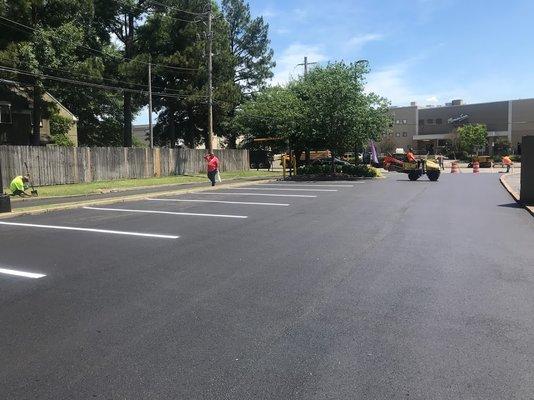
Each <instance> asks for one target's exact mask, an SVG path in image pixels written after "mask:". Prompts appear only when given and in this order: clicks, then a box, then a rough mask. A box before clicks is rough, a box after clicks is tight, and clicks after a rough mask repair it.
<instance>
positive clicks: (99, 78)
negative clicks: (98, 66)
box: [0, 56, 181, 94]
mask: <svg viewBox="0 0 534 400" xmlns="http://www.w3.org/2000/svg"><path fill="white" fill-rule="evenodd" d="M0 60H4V61H7V62H10V61H12V60H10V59H8V58H6V57H2V56H0ZM40 67H42V68H44V69H48V70H52V71H60V72H67V73H69V74H72V75H78V76H82V77H85V78H91V79H95V80H97V81H98V80H102V81H109V83H112V84H117V83H123V84H125V85H133V86H140V87H143V89H144V88H146V87H147V85H145V84H141V83H134V82H128V81H122V80H119V79H115V78H106V77H103V76H95V75H88V74H84V73H82V72H77V71H71V70H67V69H64V68H58V67H50V66H46V65H41V66H40ZM11 68H14V67H11ZM153 88H156V89H159V90H163V91H170V94H173V93H172V92H176V93H177V94H181V93H179V91H178V90H176V89H167V88H164V87H161V86H153Z"/></svg>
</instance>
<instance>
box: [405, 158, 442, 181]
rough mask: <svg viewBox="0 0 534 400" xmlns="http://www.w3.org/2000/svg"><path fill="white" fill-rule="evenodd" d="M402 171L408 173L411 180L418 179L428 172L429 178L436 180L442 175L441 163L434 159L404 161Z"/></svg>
mask: <svg viewBox="0 0 534 400" xmlns="http://www.w3.org/2000/svg"><path fill="white" fill-rule="evenodd" d="M402 172H405V173H407V174H408V179H410V180H411V181H416V180H418V179H419V178H420V177H421V176H423V175H425V174H426V176H428V179H429V180H431V181H433V182H435V181H437V180H438V179H439V176H440V175H441V170H440V169H439V164H438V163H437V162H436V161H434V160H420V161H419V162H415V163H410V162H405V163H402Z"/></svg>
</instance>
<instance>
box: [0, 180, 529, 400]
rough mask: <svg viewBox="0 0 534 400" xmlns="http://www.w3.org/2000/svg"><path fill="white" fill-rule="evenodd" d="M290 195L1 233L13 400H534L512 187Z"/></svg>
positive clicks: (7, 388) (66, 219)
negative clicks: (509, 193) (506, 188)
mask: <svg viewBox="0 0 534 400" xmlns="http://www.w3.org/2000/svg"><path fill="white" fill-rule="evenodd" d="M317 184H318V185H328V183H324V182H321V183H317ZM274 185H279V186H274ZM274 185H263V186H253V187H248V188H244V189H225V190H221V191H219V192H217V193H216V194H188V195H184V196H179V197H173V198H172V199H169V198H167V199H159V200H151V201H148V200H147V201H141V202H132V203H124V204H115V205H108V206H102V207H96V208H97V209H77V210H71V211H65V212H57V213H50V214H47V215H39V216H26V217H20V218H16V219H8V220H0V238H1V240H0V321H1V324H0V354H1V361H2V362H1V363H0V388H1V392H2V395H1V398H2V399H13V400H22V399H408V398H409V399H529V398H534V318H533V315H534V240H533V239H534V222H533V221H534V220H533V219H532V217H531V216H530V215H529V214H528V213H527V212H526V211H525V210H523V209H521V208H519V207H517V206H516V205H515V203H513V201H512V199H511V198H510V197H509V195H508V194H507V193H506V191H505V190H504V189H503V188H502V187H501V185H500V184H499V182H498V177H497V176H496V175H490V174H484V175H478V176H477V175H472V174H469V175H468V174H464V175H449V174H447V175H445V176H442V178H441V179H440V181H439V182H437V183H431V182H428V181H427V180H426V179H422V180H421V181H418V182H409V181H407V180H406V177H405V176H404V175H400V174H399V175H397V174H391V175H390V176H389V177H388V179H385V180H377V181H364V182H350V183H341V182H335V183H332V185H334V186H315V185H313V184H309V185H307V184H302V183H301V184H299V185H303V186H296V185H294V184H293V185H292V184H288V185H286V184H274ZM290 185H292V186H290ZM335 185H338V186H335ZM295 189H299V190H295ZM175 200H180V201H175ZM184 200H187V201H184ZM190 200H195V201H190ZM198 200H200V201H198ZM121 210H122V211H121ZM6 222H7V223H9V224H13V223H15V224H18V225H6V224H5V223H6ZM13 274H19V276H16V275H13ZM31 274H39V275H31ZM20 275H23V276H20ZM43 275H44V276H43Z"/></svg>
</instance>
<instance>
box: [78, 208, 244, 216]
mask: <svg viewBox="0 0 534 400" xmlns="http://www.w3.org/2000/svg"><path fill="white" fill-rule="evenodd" d="M83 209H84V210H95V211H107V212H123V213H132V214H135V213H140V214H163V215H178V216H188V217H213V218H236V219H246V218H248V216H246V215H228V214H206V213H190V212H176V211H159V210H140V209H131V208H108V207H83Z"/></svg>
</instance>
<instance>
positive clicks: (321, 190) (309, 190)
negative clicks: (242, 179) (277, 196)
mask: <svg viewBox="0 0 534 400" xmlns="http://www.w3.org/2000/svg"><path fill="white" fill-rule="evenodd" d="M234 189H235V190H279V191H287V192H295V191H297V192H337V191H338V190H336V189H286V188H284V189H278V188H257V187H254V188H252V187H247V188H234Z"/></svg>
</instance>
